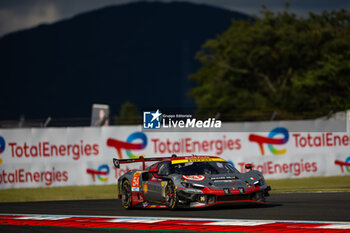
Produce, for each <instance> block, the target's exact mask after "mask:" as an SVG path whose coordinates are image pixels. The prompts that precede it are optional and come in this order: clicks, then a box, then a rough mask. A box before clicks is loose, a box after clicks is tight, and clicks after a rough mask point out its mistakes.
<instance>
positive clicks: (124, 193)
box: [120, 180, 132, 209]
mask: <svg viewBox="0 0 350 233" xmlns="http://www.w3.org/2000/svg"><path fill="white" fill-rule="evenodd" d="M120 192H121V201H122V205H123V207H124V208H125V209H131V207H132V195H131V185H130V182H129V181H128V180H124V181H123V183H122V186H121V189H120Z"/></svg>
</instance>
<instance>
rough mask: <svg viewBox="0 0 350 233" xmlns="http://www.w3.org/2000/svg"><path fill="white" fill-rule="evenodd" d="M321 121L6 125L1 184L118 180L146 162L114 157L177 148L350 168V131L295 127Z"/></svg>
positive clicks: (257, 161) (231, 158)
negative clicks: (164, 128) (215, 127)
mask: <svg viewBox="0 0 350 233" xmlns="http://www.w3.org/2000/svg"><path fill="white" fill-rule="evenodd" d="M313 124H314V121H288V122H287V121H286V122H283V121H281V122H260V123H227V124H223V129H225V128H230V129H239V130H232V131H230V132H229V131H224V130H223V131H222V132H157V130H156V129H155V130H154V131H151V132H149V131H147V132H145V131H143V129H142V127H141V126H121V127H101V128H95V127H86V128H47V129H39V128H33V129H8V130H0V188H1V189H7V188H20V187H52V186H66V185H94V184H95V185H103V184H114V183H116V179H117V178H118V177H119V176H121V175H122V174H124V173H125V172H126V171H127V170H129V169H136V168H140V166H141V164H137V163H136V164H128V165H122V166H121V168H120V169H116V168H115V167H114V166H113V164H112V158H115V157H117V158H124V159H126V158H135V157H138V156H140V155H145V156H146V157H159V156H170V155H171V154H173V153H175V154H177V155H179V156H181V155H191V154H196V155H217V156H220V157H222V158H224V159H225V160H227V161H228V162H230V163H232V164H233V165H234V166H235V167H236V168H237V169H238V170H239V171H241V172H245V168H244V164H245V163H247V162H249V163H253V165H254V169H257V170H259V171H261V172H262V173H263V174H264V175H265V177H266V178H269V179H279V178H298V177H310V176H333V175H350V136H349V131H346V129H345V130H344V132H329V131H327V130H326V129H327V124H331V123H330V122H328V121H323V123H322V124H323V125H324V126H325V127H324V129H325V130H312V129H310V127H309V128H308V130H309V132H303V131H301V130H299V131H296V130H295V129H296V128H298V127H296V126H301V128H303V127H302V126H303V125H308V126H310V125H313ZM314 125H316V124H314ZM266 127H268V128H269V129H268V130H266ZM292 129H293V130H292Z"/></svg>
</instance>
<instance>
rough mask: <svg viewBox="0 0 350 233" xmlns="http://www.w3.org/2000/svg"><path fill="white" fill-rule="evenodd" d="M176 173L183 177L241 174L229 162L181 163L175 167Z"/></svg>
mask: <svg viewBox="0 0 350 233" xmlns="http://www.w3.org/2000/svg"><path fill="white" fill-rule="evenodd" d="M173 168H174V172H175V173H178V174H181V175H208V174H227V173H239V171H238V170H237V169H236V168H235V167H233V166H232V165H231V164H229V163H228V162H214V161H210V162H194V163H179V164H174V165H173Z"/></svg>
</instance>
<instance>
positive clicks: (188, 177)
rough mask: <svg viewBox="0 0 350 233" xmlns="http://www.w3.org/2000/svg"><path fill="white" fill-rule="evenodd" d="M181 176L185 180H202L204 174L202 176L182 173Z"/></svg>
mask: <svg viewBox="0 0 350 233" xmlns="http://www.w3.org/2000/svg"><path fill="white" fill-rule="evenodd" d="M182 178H184V179H186V180H192V181H202V180H204V179H205V176H202V175H193V176H185V175H183V176H182Z"/></svg>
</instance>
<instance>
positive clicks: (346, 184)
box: [0, 176, 350, 202]
mask: <svg viewBox="0 0 350 233" xmlns="http://www.w3.org/2000/svg"><path fill="white" fill-rule="evenodd" d="M266 182H267V184H268V185H270V186H271V187H272V191H271V193H286V192H317V191H322V192H335V191H346V192H350V176H332V177H312V178H299V179H281V180H266ZM116 196H117V187H116V185H101V186H69V187H52V188H25V189H5V190H0V202H24V201H51V200H86V199H111V198H116Z"/></svg>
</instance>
